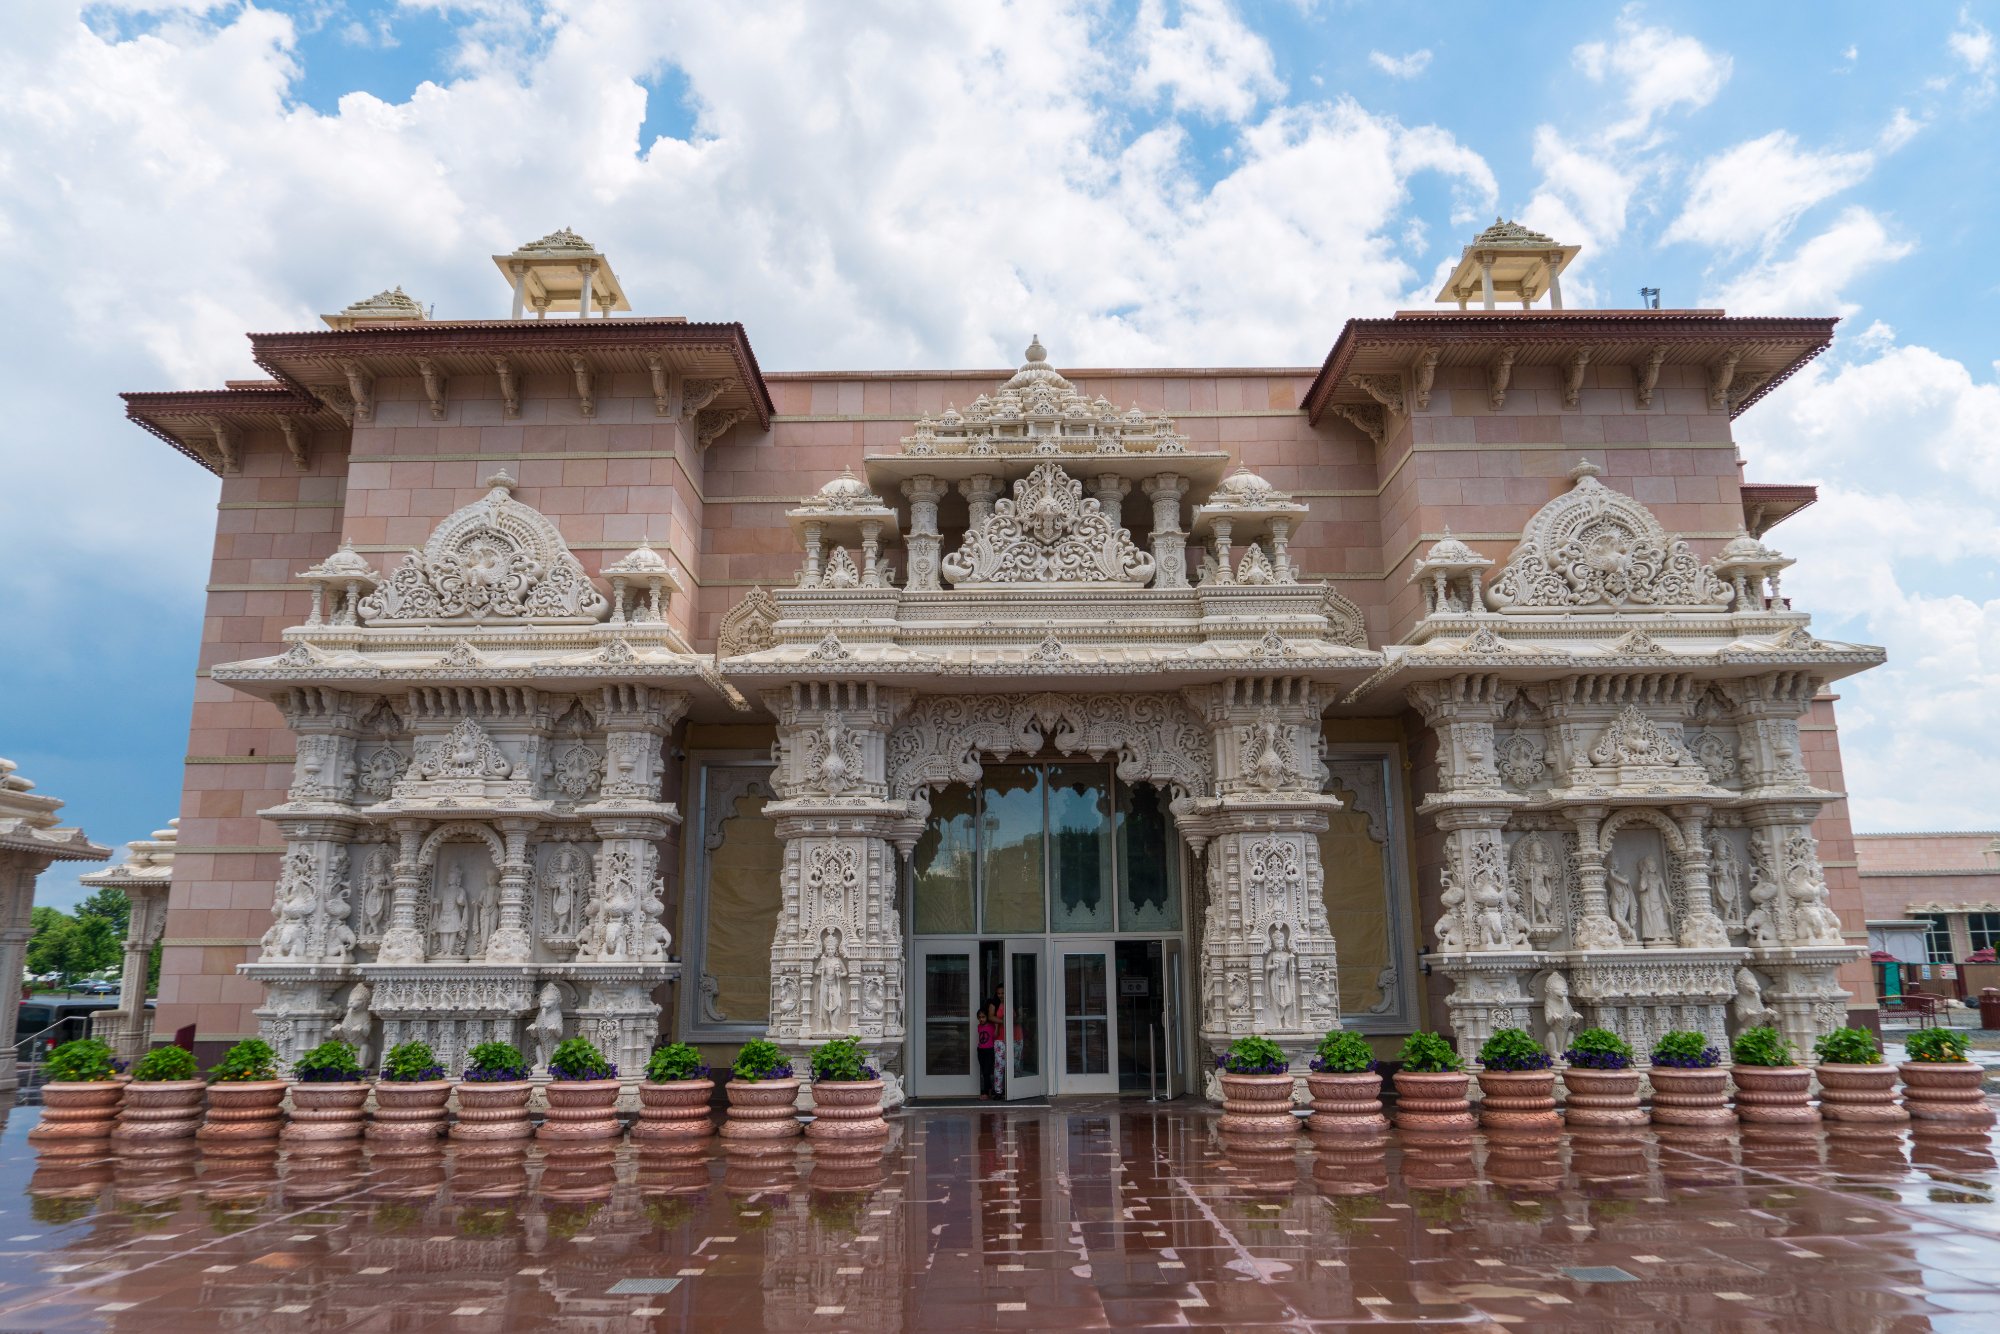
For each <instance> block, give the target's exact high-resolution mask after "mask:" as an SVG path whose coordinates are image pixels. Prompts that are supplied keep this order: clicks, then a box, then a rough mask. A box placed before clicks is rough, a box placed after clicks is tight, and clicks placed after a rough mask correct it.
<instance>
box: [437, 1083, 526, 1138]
mask: <svg viewBox="0 0 2000 1334" xmlns="http://www.w3.org/2000/svg"><path fill="white" fill-rule="evenodd" d="M534 1091H535V1086H534V1085H533V1084H531V1083H529V1082H528V1081H527V1080H525V1079H509V1080H503V1081H495V1082H489V1081H486V1080H480V1079H468V1080H465V1081H464V1082H462V1083H461V1084H459V1086H458V1120H457V1121H455V1122H453V1123H452V1127H451V1131H450V1134H451V1138H452V1139H453V1140H455V1141H460V1142H470V1143H473V1144H496V1143H498V1144H504V1143H506V1142H508V1141H509V1140H518V1139H527V1138H528V1137H529V1136H531V1135H533V1134H534V1133H535V1127H534V1126H533V1124H531V1123H530V1122H529V1120H528V1098H529V1096H530V1095H532V1094H533V1093H534Z"/></svg>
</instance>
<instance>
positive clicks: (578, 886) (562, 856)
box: [548, 844, 590, 938]
mask: <svg viewBox="0 0 2000 1334" xmlns="http://www.w3.org/2000/svg"><path fill="white" fill-rule="evenodd" d="M548 884H549V933H550V934H551V935H555V936H561V937H565V938H567V937H571V936H574V935H576V926H577V919H578V917H579V915H580V914H581V912H582V909H583V900H584V897H585V895H586V894H587V893H588V892H589V886H590V863H589V859H588V858H586V857H585V856H584V855H583V853H582V852H581V851H580V850H579V849H578V848H577V847H576V845H574V844H564V845H563V846H562V847H561V848H559V849H557V851H556V854H555V856H553V857H551V858H550V859H549V869H548Z"/></svg>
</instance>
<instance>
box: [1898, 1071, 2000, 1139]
mask: <svg viewBox="0 0 2000 1334" xmlns="http://www.w3.org/2000/svg"><path fill="white" fill-rule="evenodd" d="M1896 1068H1897V1070H1898V1071H1899V1072H1900V1073H1901V1074H1902V1076H1903V1106H1904V1107H1905V1108H1906V1109H1908V1111H1909V1113H1910V1119H1911V1120H1913V1121H1918V1122H1926V1123H1931V1124H1938V1125H1949V1126H1953V1127H1963V1128H1967V1129H1970V1128H1972V1127H1977V1126H1990V1125H1992V1124H1993V1107H1992V1104H1990V1103H1988V1102H1987V1101H1986V1095H1985V1094H1984V1093H1982V1092H1981V1091H1980V1087H1979V1086H1980V1082H1981V1081H1982V1080H1983V1079H1984V1078H1985V1073H1986V1072H1985V1071H1983V1070H1981V1069H1980V1068H1979V1067H1978V1066H1976V1065H1974V1064H1973V1063H1972V1062H1970V1061H1905V1062H1903V1064H1901V1065H1899V1066H1897V1067H1896Z"/></svg>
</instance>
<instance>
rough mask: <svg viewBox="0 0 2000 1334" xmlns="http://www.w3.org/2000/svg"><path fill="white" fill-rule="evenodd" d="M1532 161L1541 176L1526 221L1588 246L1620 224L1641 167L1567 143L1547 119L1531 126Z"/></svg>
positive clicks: (1603, 241) (1609, 238)
mask: <svg viewBox="0 0 2000 1334" xmlns="http://www.w3.org/2000/svg"><path fill="white" fill-rule="evenodd" d="M1535 165H1536V166H1537V167H1539V168H1540V169H1541V172H1542V182H1541V185H1540V186H1539V187H1538V188H1537V190H1536V191H1535V196H1534V198H1533V199H1532V200H1531V201H1530V202H1529V205H1528V207H1527V208H1526V209H1525V210H1523V213H1522V220H1523V221H1524V222H1526V223H1527V224H1528V225H1529V226H1531V227H1534V228H1536V229H1538V230H1540V231H1543V232H1546V233H1547V234H1548V235H1550V236H1554V237H1558V238H1560V239H1561V240H1563V241H1564V242H1566V243H1572V244H1577V245H1583V246H1593V247H1594V246H1601V245H1605V244H1608V243H1609V242H1610V241H1612V240H1615V239H1616V238H1617V237H1618V236H1619V235H1620V234H1621V233H1622V232H1623V231H1624V230H1625V210H1626V209H1627V207H1628V206H1630V204H1631V202H1632V194H1633V191H1635V190H1636V189H1637V188H1638V186H1639V181H1640V179H1641V177H1642V176H1643V174H1644V173H1643V171H1641V170H1634V169H1632V168H1630V167H1621V166H1620V165H1619V163H1618V162H1617V161H1615V160H1614V159H1613V158H1612V157H1611V156H1607V155H1606V154H1603V153H1599V152H1593V151H1591V150H1590V149H1588V148H1586V147H1584V146H1582V145H1579V144H1576V143H1572V142H1571V141H1569V140H1566V139H1564V138H1563V136H1562V135H1561V134H1559V133H1558V132H1557V131H1556V129H1555V127H1554V126H1550V125H1541V126H1537V127H1536V129H1535ZM1552 228H1553V229H1554V230H1551V229H1552Z"/></svg>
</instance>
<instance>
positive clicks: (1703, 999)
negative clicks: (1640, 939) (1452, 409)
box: [1565, 949, 1743, 1060]
mask: <svg viewBox="0 0 2000 1334" xmlns="http://www.w3.org/2000/svg"><path fill="white" fill-rule="evenodd" d="M1742 961H1743V951H1742V950H1736V949H1725V950H1686V949H1623V950H1604V951H1598V952H1590V953H1584V952H1581V951H1579V952H1573V953H1571V954H1570V955H1569V956H1568V962H1567V964H1566V965H1565V971H1566V972H1567V973H1568V974H1569V989H1570V999H1571V1002H1572V1003H1573V1004H1574V1005H1575V1007H1576V1010H1577V1014H1578V1016H1579V1017H1578V1019H1577V1027H1578V1028H1579V1029H1582V1028H1608V1029H1610V1030H1611V1031H1612V1032H1614V1033H1616V1034H1617V1035H1618V1036H1619V1037H1621V1038H1624V1039H1625V1040H1626V1041H1627V1042H1629V1043H1631V1044H1632V1050H1633V1051H1635V1052H1637V1053H1638V1054H1639V1056H1640V1058H1641V1059H1642V1060H1643V1059H1644V1058H1645V1057H1646V1055H1647V1054H1648V1053H1649V1052H1651V1051H1652V1050H1653V1044H1654V1043H1655V1042H1657V1041H1659V1039H1660V1037H1661V1036H1662V1035H1663V1034H1666V1033H1669V1032H1673V1031H1674V1030H1676V1029H1685V1030H1689V1031H1692V1032H1697V1033H1703V1034H1706V1035H1707V1036H1708V1039H1709V1041H1711V1042H1713V1043H1715V1045H1716V1046H1717V1047H1722V1048H1726V1047H1727V1046H1728V1045H1729V1044H1728V1042H1727V1040H1726V1034H1727V1031H1728V1030H1727V1014H1728V1003H1729V998H1730V997H1731V996H1733V995H1735V993H1736V986H1735V980H1734V979H1735V975H1736V969H1737V967H1738V966H1739V965H1740V964H1741V963H1742Z"/></svg>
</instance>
